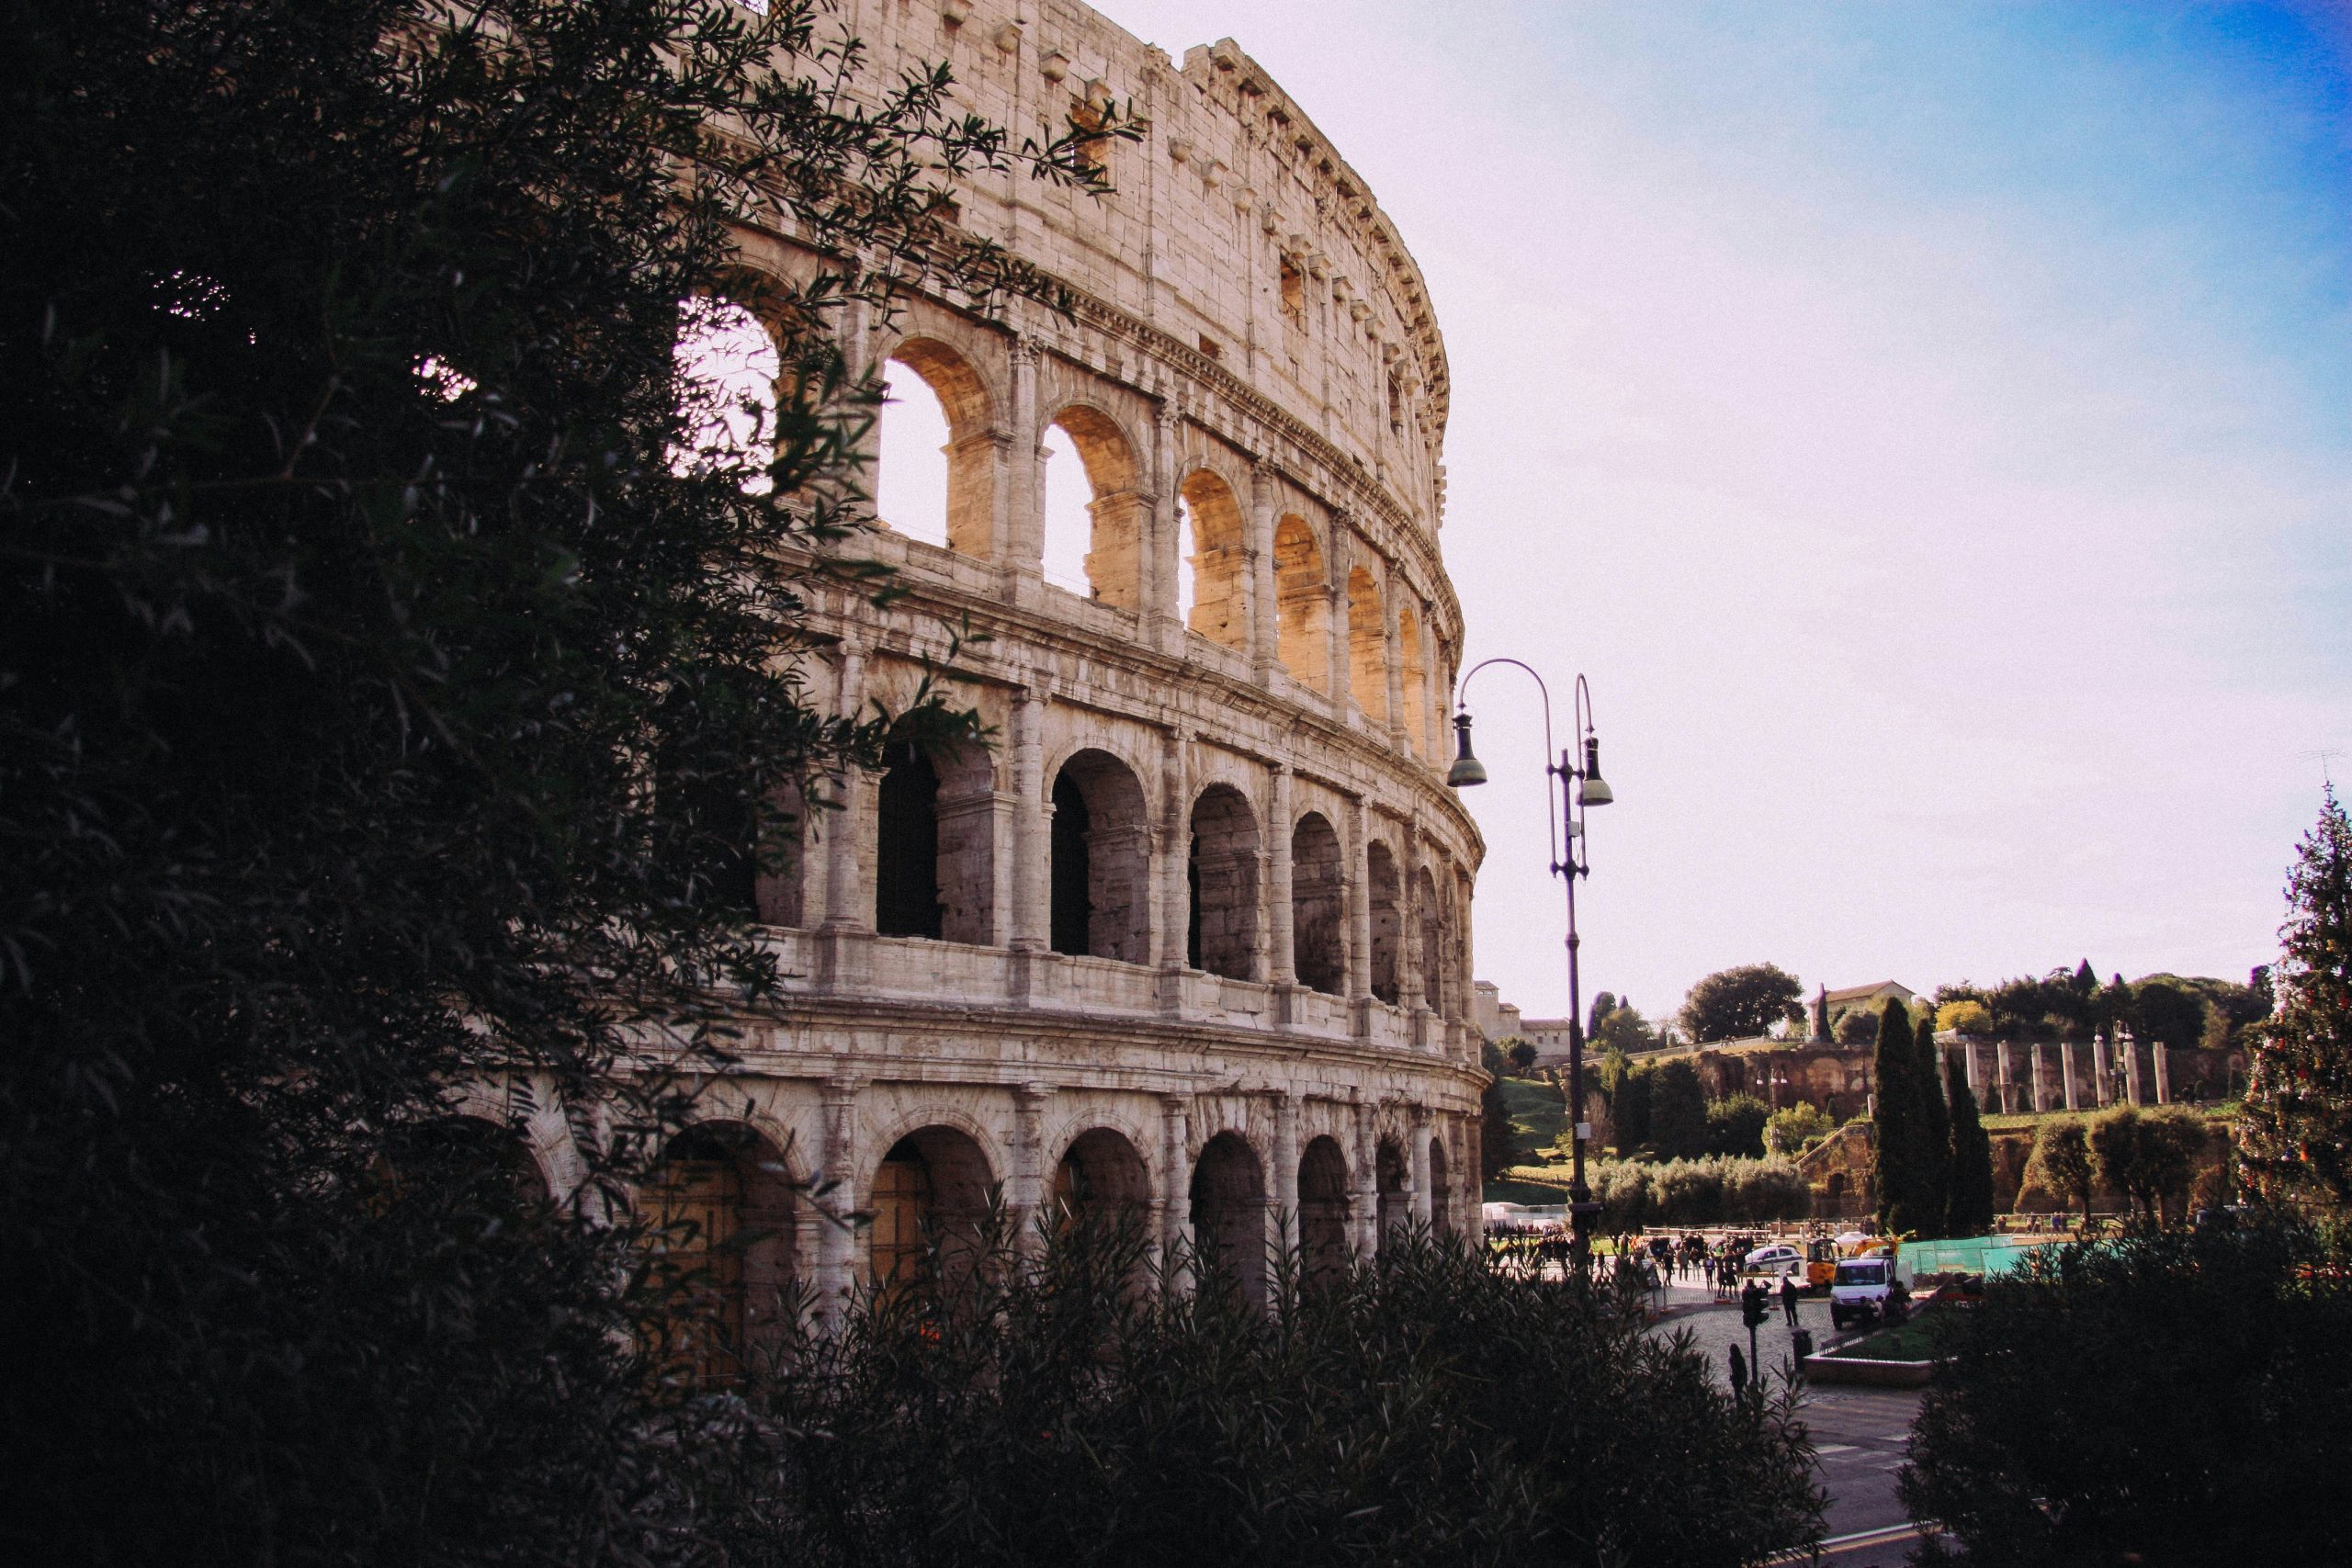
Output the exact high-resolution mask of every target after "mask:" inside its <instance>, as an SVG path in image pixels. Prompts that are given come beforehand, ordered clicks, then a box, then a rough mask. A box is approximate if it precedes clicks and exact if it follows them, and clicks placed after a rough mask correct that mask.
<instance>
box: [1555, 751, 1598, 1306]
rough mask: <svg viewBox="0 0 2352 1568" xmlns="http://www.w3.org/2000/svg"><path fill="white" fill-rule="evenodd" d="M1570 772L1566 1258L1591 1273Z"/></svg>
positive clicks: (1565, 784)
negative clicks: (1585, 1179)
mask: <svg viewBox="0 0 2352 1568" xmlns="http://www.w3.org/2000/svg"><path fill="white" fill-rule="evenodd" d="M1573 777H1574V773H1573V770H1572V769H1571V768H1570V766H1569V757H1568V753H1567V752H1566V751H1563V752H1561V753H1560V815H1561V818H1562V819H1563V826H1564V828H1565V829H1566V830H1567V833H1566V836H1567V840H1568V853H1567V863H1566V864H1565V865H1563V866H1560V867H1558V868H1557V869H1558V870H1559V872H1560V874H1561V879H1562V880H1563V881H1565V882H1566V883H1567V885H1568V1149H1569V1154H1568V1261H1569V1264H1570V1266H1571V1267H1572V1268H1574V1269H1576V1271H1577V1274H1578V1275H1579V1276H1581V1277H1583V1278H1586V1279H1589V1278H1591V1269H1592V1213H1591V1211H1590V1209H1589V1204H1590V1203H1591V1201H1592V1190H1591V1189H1590V1188H1589V1187H1587V1186H1586V1185H1585V1182H1584V1135H1583V1134H1584V991H1583V987H1582V986H1581V984H1580V983H1579V979H1578V976H1577V839H1576V832H1575V828H1576V818H1575V816H1574V815H1573V813H1574V812H1575V809H1576V806H1575V801H1576V796H1575V794H1574V790H1575V787H1576V786H1575V784H1573V783H1572V782H1571V780H1572V779H1573Z"/></svg>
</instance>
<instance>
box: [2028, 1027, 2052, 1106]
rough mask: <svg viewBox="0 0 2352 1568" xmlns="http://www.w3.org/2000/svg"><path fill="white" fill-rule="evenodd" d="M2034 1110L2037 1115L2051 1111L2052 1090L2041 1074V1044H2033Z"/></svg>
mask: <svg viewBox="0 0 2352 1568" xmlns="http://www.w3.org/2000/svg"><path fill="white" fill-rule="evenodd" d="M2030 1070H2031V1072H2032V1073H2033V1102H2032V1103H2033V1109H2034V1111H2036V1113H2039V1112H2041V1111H2047V1110H2049V1109H2050V1088H2049V1083H2048V1080H2047V1079H2045V1078H2044V1077H2043V1076H2042V1072H2041V1041H2039V1040H2037V1041H2035V1042H2034V1043H2033V1065H2032V1067H2031V1069H2030Z"/></svg>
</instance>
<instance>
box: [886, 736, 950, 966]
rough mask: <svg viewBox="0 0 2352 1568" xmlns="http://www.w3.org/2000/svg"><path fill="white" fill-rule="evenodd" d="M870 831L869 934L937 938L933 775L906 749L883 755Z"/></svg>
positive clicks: (936, 813) (917, 755)
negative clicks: (872, 835) (871, 920)
mask: <svg viewBox="0 0 2352 1568" xmlns="http://www.w3.org/2000/svg"><path fill="white" fill-rule="evenodd" d="M883 766H884V768H885V769H886V771H885V772H884V773H883V774H882V787H881V790H880V796H881V798H880V801H879V806H878V810H877V812H876V827H875V866H874V929H875V931H877V932H879V933H880V934H881V935H883V936H922V937H930V938H932V939H933V940H937V939H938V937H939V936H940V935H941V934H942V931H943V925H942V921H941V919H940V907H939V774H938V772H937V771H936V770H935V769H933V767H932V764H931V759H930V758H928V757H926V756H924V755H923V754H922V752H920V751H918V750H915V749H914V748H913V747H911V746H908V745H903V744H901V745H896V746H892V747H891V748H890V749H889V750H888V751H886V752H884V753H883Z"/></svg>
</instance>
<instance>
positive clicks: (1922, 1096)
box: [1913, 1011, 1951, 1235]
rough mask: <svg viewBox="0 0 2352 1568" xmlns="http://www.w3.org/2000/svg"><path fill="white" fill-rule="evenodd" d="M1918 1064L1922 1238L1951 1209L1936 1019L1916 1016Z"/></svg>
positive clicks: (1947, 1122) (1937, 1228) (1936, 1229)
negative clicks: (1923, 1222) (1924, 1217)
mask: <svg viewBox="0 0 2352 1568" xmlns="http://www.w3.org/2000/svg"><path fill="white" fill-rule="evenodd" d="M1917 1050H1918V1062H1917V1069H1916V1072H1915V1075H1914V1078H1913V1082H1914V1084H1915V1086H1916V1088H1917V1090H1918V1094H1919V1208H1920V1213H1923V1214H1925V1215H1927V1216H1928V1224H1927V1225H1925V1226H1923V1227H1922V1233H1923V1234H1926V1235H1940V1234H1942V1233H1943V1230H1944V1226H1943V1218H1944V1215H1945V1214H1946V1213H1947V1212H1948V1211H1949V1209H1950V1208H1951V1115H1950V1113H1949V1112H1948V1111H1947V1109H1946V1107H1945V1105H1944V1074H1943V1053H1942V1052H1941V1051H1939V1050H1938V1049H1937V1047H1936V1015H1935V1014H1934V1013H1933V1012H1932V1011H1927V1012H1922V1013H1921V1014H1920V1015H1919V1030H1918V1035H1917Z"/></svg>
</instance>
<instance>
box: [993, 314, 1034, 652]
mask: <svg viewBox="0 0 2352 1568" xmlns="http://www.w3.org/2000/svg"><path fill="white" fill-rule="evenodd" d="M1011 359H1012V465H1011V468H1012V474H1011V482H1010V483H1009V484H1007V486H1006V487H1005V488H1006V495H1005V512H1006V517H1005V526H1004V531H1003V532H1002V533H1001V534H1000V535H998V536H997V547H998V549H999V550H1000V551H1001V554H1000V555H999V556H998V560H999V562H1000V563H1001V572H1002V575H1003V580H1004V596H1005V598H1006V599H1007V600H1008V601H1010V602H1011V603H1012V604H1022V605H1035V604H1036V603H1037V585H1038V583H1039V582H1040V581H1043V578H1042V575H1041V573H1042V571H1043V569H1044V564H1045V554H1046V518H1045V512H1044V507H1043V497H1044V491H1045V486H1044V484H1043V482H1042V481H1043V479H1044V476H1045V467H1046V463H1045V452H1044V449H1043V448H1042V447H1041V446H1039V445H1038V442H1039V440H1040V439H1041V438H1042V437H1043V435H1044V434H1045V433H1044V432H1043V431H1041V430H1040V429H1038V428H1037V344H1036V340H1035V339H1034V338H1030V337H1027V336H1021V335H1016V336H1015V337H1014V338H1013V340H1012V352H1011Z"/></svg>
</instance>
